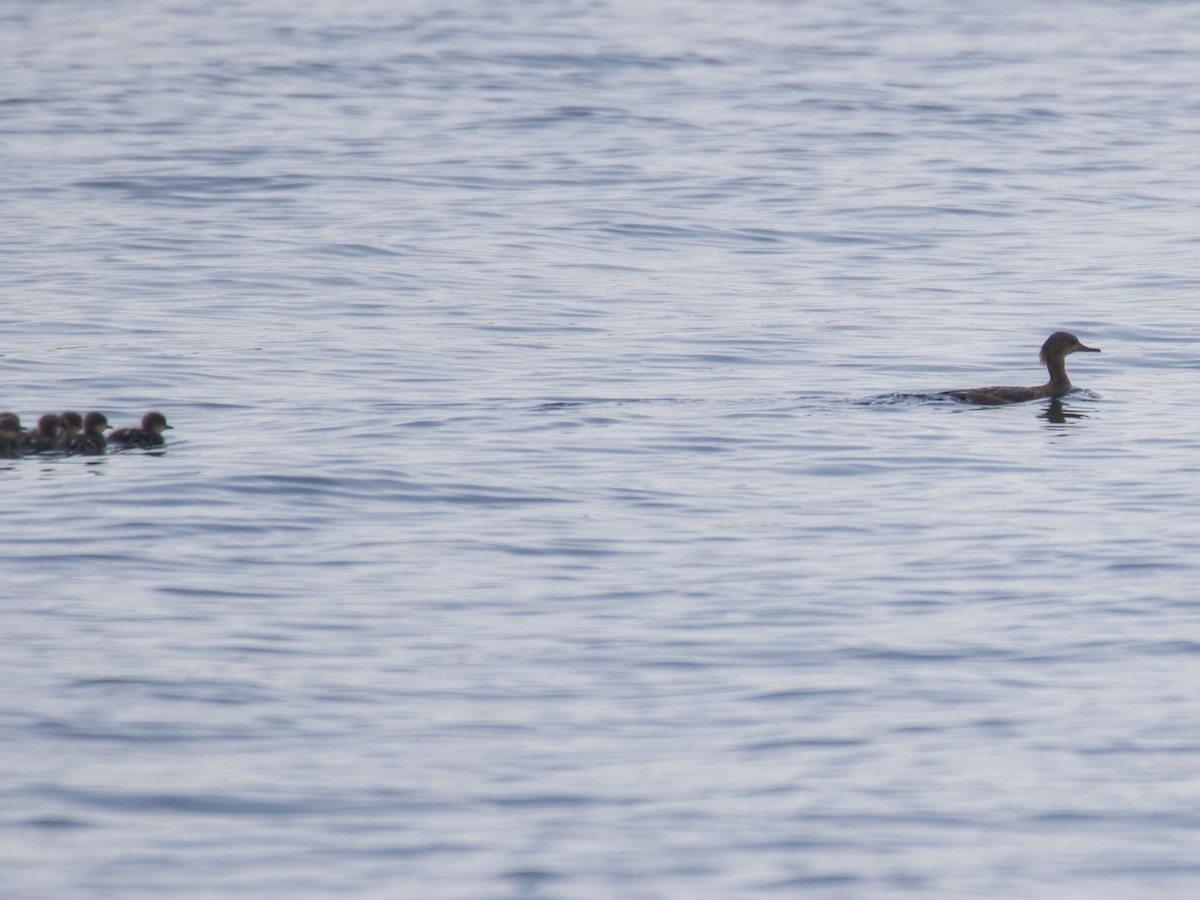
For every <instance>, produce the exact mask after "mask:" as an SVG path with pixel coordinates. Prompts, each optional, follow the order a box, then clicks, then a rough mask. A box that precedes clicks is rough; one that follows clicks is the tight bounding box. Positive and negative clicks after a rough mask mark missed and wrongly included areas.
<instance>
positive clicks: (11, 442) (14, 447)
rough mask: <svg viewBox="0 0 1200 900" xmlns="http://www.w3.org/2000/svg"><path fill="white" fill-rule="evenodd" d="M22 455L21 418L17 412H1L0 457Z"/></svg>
mask: <svg viewBox="0 0 1200 900" xmlns="http://www.w3.org/2000/svg"><path fill="white" fill-rule="evenodd" d="M20 455H21V420H20V418H19V417H18V416H17V415H16V414H15V413H9V412H6V413H0V457H13V456H20Z"/></svg>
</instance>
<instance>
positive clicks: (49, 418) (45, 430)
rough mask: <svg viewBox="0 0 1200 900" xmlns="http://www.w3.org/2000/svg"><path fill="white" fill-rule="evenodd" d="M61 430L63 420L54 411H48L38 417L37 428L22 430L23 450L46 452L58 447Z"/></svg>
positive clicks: (23, 451)
mask: <svg viewBox="0 0 1200 900" xmlns="http://www.w3.org/2000/svg"><path fill="white" fill-rule="evenodd" d="M60 431H62V420H61V419H59V418H58V416H57V415H55V414H54V413H46V414H45V415H44V416H42V417H41V418H40V419H38V424H37V428H35V429H33V430H32V431H23V432H21V452H22V453H45V452H46V451H47V450H54V449H57V446H58V433H59V432H60Z"/></svg>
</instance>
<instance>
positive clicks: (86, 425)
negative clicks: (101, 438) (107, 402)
mask: <svg viewBox="0 0 1200 900" xmlns="http://www.w3.org/2000/svg"><path fill="white" fill-rule="evenodd" d="M83 430H84V431H85V432H86V433H87V434H100V432H102V431H106V430H108V419H106V418H105V417H104V413H102V412H90V413H88V414H87V415H86V416H84V417H83Z"/></svg>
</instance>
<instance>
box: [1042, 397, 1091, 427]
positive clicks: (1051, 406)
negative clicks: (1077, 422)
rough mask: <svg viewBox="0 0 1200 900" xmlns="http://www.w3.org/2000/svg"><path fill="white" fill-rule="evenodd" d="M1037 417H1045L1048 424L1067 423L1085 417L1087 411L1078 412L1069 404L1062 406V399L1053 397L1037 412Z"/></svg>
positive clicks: (1059, 424)
mask: <svg viewBox="0 0 1200 900" xmlns="http://www.w3.org/2000/svg"><path fill="white" fill-rule="evenodd" d="M1038 418H1039V419H1045V420H1046V421H1047V422H1048V423H1049V424H1050V425H1057V426H1062V425H1067V424H1069V423H1070V422H1071V421H1072V420H1074V419H1086V418H1088V414H1087V413H1083V412H1079V411H1078V410H1077V409H1072V408H1071V407H1069V406H1064V405H1063V402H1062V400H1060V399H1058V398H1057V397H1055V398H1054V399H1053V400H1051V401H1050V402H1049V403H1047V404H1046V405H1045V406H1044V407H1042V411H1041V412H1039V413H1038Z"/></svg>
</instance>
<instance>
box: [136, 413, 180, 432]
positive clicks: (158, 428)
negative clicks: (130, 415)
mask: <svg viewBox="0 0 1200 900" xmlns="http://www.w3.org/2000/svg"><path fill="white" fill-rule="evenodd" d="M172 427H173V426H171V425H168V424H167V417H166V416H164V415H163V414H162V413H160V412H148V413H146V414H145V415H144V416H142V431H149V432H150V433H151V434H162V433H163V432H164V431H166V430H167V429H168V428H172Z"/></svg>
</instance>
